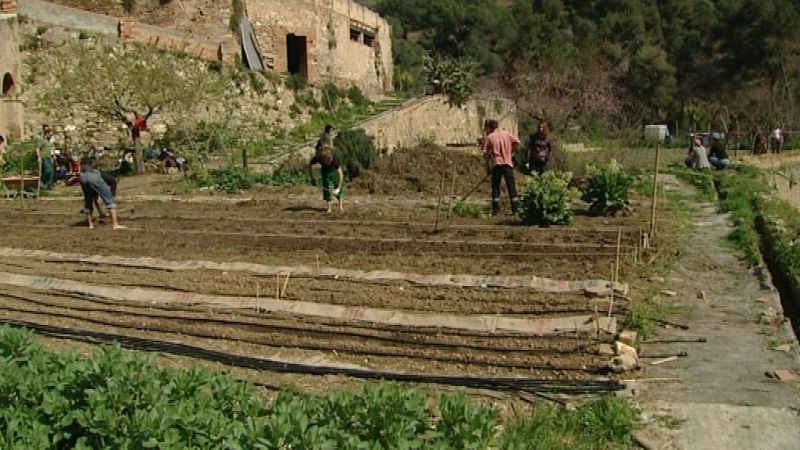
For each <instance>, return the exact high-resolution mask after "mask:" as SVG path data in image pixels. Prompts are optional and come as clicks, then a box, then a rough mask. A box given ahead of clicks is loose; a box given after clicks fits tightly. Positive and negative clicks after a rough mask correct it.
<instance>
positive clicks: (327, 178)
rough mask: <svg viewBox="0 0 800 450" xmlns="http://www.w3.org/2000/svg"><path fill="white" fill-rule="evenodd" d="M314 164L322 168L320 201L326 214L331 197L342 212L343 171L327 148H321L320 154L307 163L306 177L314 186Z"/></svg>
mask: <svg viewBox="0 0 800 450" xmlns="http://www.w3.org/2000/svg"><path fill="white" fill-rule="evenodd" d="M314 164H319V165H320V166H322V170H321V172H322V200H324V201H325V204H326V206H327V211H326V212H328V213H330V212H331V201H332V200H333V197H336V199H337V200H338V201H339V211H344V200H343V199H344V170H343V169H342V166H341V164H339V160H338V159H336V156H334V155H333V152H332V151H331V148H330V147H329V146H327V145H326V146H324V147H322V150H321V151H320V153H319V154H318V155H314V157H313V158H311V161H309V163H308V177H309V178H310V179H311V184H312V185H313V186H316V180H315V179H314V171H313V166H314ZM334 186H335V187H334Z"/></svg>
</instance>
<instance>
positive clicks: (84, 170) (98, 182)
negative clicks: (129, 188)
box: [80, 159, 126, 230]
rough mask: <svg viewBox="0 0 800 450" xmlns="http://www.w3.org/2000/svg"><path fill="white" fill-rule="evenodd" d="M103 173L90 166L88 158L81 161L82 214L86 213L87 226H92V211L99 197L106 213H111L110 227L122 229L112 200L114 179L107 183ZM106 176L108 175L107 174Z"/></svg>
mask: <svg viewBox="0 0 800 450" xmlns="http://www.w3.org/2000/svg"><path fill="white" fill-rule="evenodd" d="M103 175H104V174H103V173H101V172H100V171H99V170H97V169H95V168H94V167H92V166H91V163H90V162H89V161H88V159H84V160H83V161H82V163H81V176H80V182H81V190H82V191H83V210H82V211H83V213H84V214H86V221H87V222H88V224H89V228H94V220H93V218H92V212H93V209H94V206H95V203H97V199H98V197H99V198H100V199H102V200H103V203H104V204H105V206H106V209H107V210H108V213H109V214H110V215H111V228H113V229H115V230H121V229H124V228H126V227H124V226H122V225H120V224H119V220H118V218H117V205H116V202H115V201H114V196H115V194H116V190H117V189H116V179H114V180H113V181H112V182H111V183H109V182H107V181H106V179H107V178H105V177H104V176H103ZM106 177H108V175H107V176H106ZM111 178H113V177H111ZM109 181H111V180H109ZM112 186H113V188H112ZM97 206H98V208H97V213H98V214H101V217H102V212H101V211H100V205H99V204H98V205H97Z"/></svg>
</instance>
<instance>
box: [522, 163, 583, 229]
mask: <svg viewBox="0 0 800 450" xmlns="http://www.w3.org/2000/svg"><path fill="white" fill-rule="evenodd" d="M571 178H572V174H571V173H569V172H556V171H547V172H545V173H544V174H542V175H539V174H534V175H533V176H531V178H530V181H528V184H527V185H526V186H525V189H524V191H523V193H522V203H521V205H520V217H522V221H523V222H524V223H525V225H556V224H568V223H570V222H572V217H573V213H572V209H571V203H572V200H573V199H575V198H577V196H578V192H577V191H576V190H575V189H572V188H570V187H569V181H570V179H571Z"/></svg>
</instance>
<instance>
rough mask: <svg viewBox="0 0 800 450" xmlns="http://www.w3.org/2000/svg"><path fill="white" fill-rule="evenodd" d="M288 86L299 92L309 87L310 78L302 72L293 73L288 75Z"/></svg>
mask: <svg viewBox="0 0 800 450" xmlns="http://www.w3.org/2000/svg"><path fill="white" fill-rule="evenodd" d="M286 87H288V88H289V89H291V90H293V91H295V92H297V91H302V90H303V89H305V88H307V87H308V80H307V79H306V77H304V76H303V75H302V74H299V73H293V74H291V75H289V76H288V77H286Z"/></svg>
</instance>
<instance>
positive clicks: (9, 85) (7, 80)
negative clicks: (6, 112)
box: [3, 72, 14, 95]
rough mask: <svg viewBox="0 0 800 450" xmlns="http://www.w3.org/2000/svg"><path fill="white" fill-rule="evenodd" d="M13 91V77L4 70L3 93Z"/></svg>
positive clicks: (6, 93)
mask: <svg viewBox="0 0 800 450" xmlns="http://www.w3.org/2000/svg"><path fill="white" fill-rule="evenodd" d="M13 92H14V77H13V76H11V74H10V73H8V72H6V74H5V75H3V95H11V93H13Z"/></svg>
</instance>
